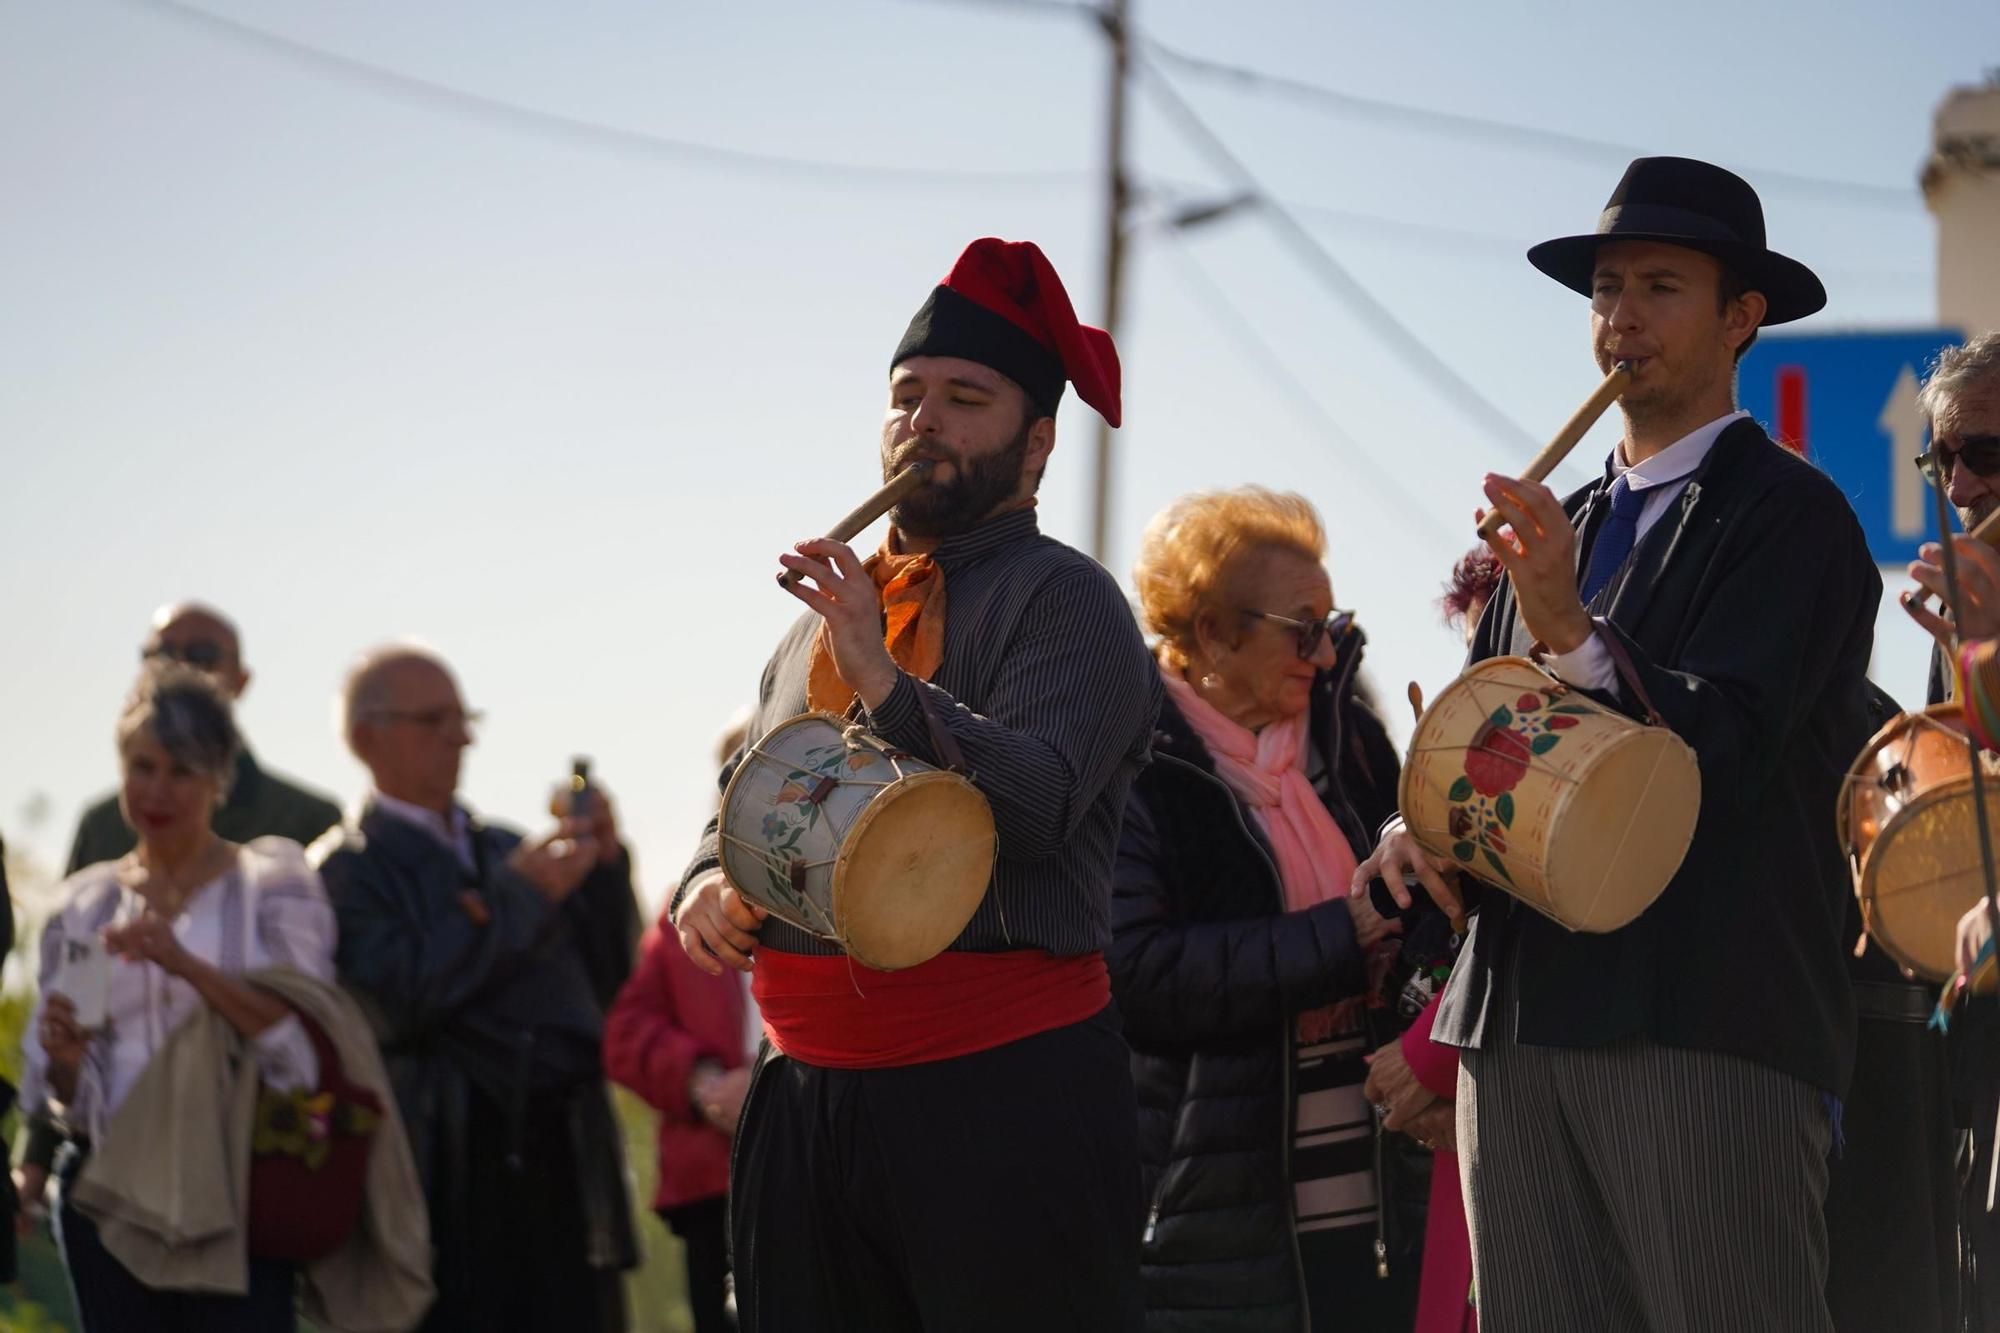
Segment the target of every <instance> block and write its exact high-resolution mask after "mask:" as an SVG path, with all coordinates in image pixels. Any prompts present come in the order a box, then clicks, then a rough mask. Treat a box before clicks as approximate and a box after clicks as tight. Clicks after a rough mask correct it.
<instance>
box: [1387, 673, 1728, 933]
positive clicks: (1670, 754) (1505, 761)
mask: <svg viewBox="0 0 2000 1333" xmlns="http://www.w3.org/2000/svg"><path fill="white" fill-rule="evenodd" d="M1399 795H1400V805H1401V807H1402V812H1403V820H1404V823H1405V825H1406V826H1407V827H1408V828H1409V831H1410V832H1411V834H1412V835H1414V836H1415V838H1416V839H1417V841H1418V842H1419V843H1421V844H1422V845H1423V848H1424V850H1425V851H1427V852H1429V853H1430V854H1431V856H1432V857H1433V859H1436V860H1439V861H1441V862H1443V863H1444V864H1446V865H1449V866H1455V867H1456V868H1458V869H1459V870H1462V871H1464V872H1465V873H1467V874H1470V875H1472V876H1474V877H1476V878H1478V879H1480V880H1482V881H1484V882H1485V883H1487V884H1491V885H1493V886H1494V887H1496V888H1499V889H1503V890H1505V891H1506V892H1508V893H1510V894H1512V895H1513V896H1515V897H1516V898H1519V899H1520V900H1521V901H1523V902H1525V903H1527V904H1528V905H1529V906H1530V907H1533V908H1534V909H1535V910H1536V911H1538V912H1541V913H1542V914H1543V915H1545V916H1547V917H1549V918H1550V919H1552V920H1554V921H1556V922H1557V923H1559V924H1561V925H1563V926H1566V927H1568V928H1569V929H1571V930H1580V931H1593V932H1601V931H1607V930H1616V929H1618V928H1619V927H1620V926H1623V925H1625V924H1626V923H1628V922H1630V921H1632V920H1633V919H1634V918H1636V917H1637V916H1638V915H1639V914H1640V913H1641V912H1643V911H1645V910H1646V909H1647V908H1648V907H1650V906H1651V905H1652V903H1653V900H1654V899H1655V898H1658V897H1659V896H1660V891H1661V890H1662V889H1664V888H1666V886H1667V881H1668V880H1670V879H1672V878H1673V875H1674V872H1675V871H1676V870H1678V869H1679V868H1680V864H1681V858H1682V857H1684V856H1685V855H1686V854H1687V848H1688V843H1689V841H1690V840H1691V839H1692V838H1693V837H1694V826H1695V819H1696V816H1697V815H1698V814H1699V813H1700V809H1701V774H1700V771H1699V769H1698V768H1697V766H1696V764H1695V756H1694V751H1693V750H1691V749H1689V748H1688V746H1687V743H1686V742H1685V741H1683V740H1681V738H1680V737H1678V736H1676V735H1674V733H1673V732H1671V731H1669V730H1667V729H1666V728H1665V727H1649V726H1645V725H1642V724H1641V723H1638V722H1635V721H1633V720H1632V719H1630V718H1628V717H1625V716H1623V715H1621V714H1619V713H1615V712H1613V711H1611V710H1610V709H1608V708H1605V707H1603V706H1601V705H1600V704H1598V703H1597V702H1595V701H1594V700H1592V699H1590V698H1589V697H1587V696H1586V695H1584V694H1582V693H1580V692H1578V691H1576V690H1572V689H1570V688H1569V687H1568V686H1566V685H1564V684H1563V683H1562V682H1561V681H1559V680H1557V679H1555V678H1554V677H1553V676H1550V675H1549V674H1548V673H1547V672H1545V671H1543V670H1542V669H1541V668H1540V667H1538V666H1536V665H1535V664H1534V663H1533V662H1531V661H1529V660H1528V659H1526V658H1523V657H1495V658H1489V659H1488V660H1486V661H1484V662H1479V663H1476V664H1474V665H1473V666H1472V667H1470V668H1468V669H1467V670H1466V672H1465V674H1464V675H1462V676H1460V677H1459V678H1458V679H1457V680H1456V681H1454V682H1453V683H1452V684H1451V685H1450V686H1449V687H1447V688H1446V689H1445V691H1444V692H1443V693H1442V694H1440V695H1439V696H1438V697H1437V700H1436V701H1435V702H1434V703H1432V705H1431V706H1430V707H1429V708H1428V709H1426V710H1425V712H1424V715H1423V716H1422V717H1421V718H1420V719H1418V721H1417V728H1416V731H1415V733H1414V734H1413V735H1412V736H1411V738H1410V754H1409V759H1408V762H1406V763H1405V764H1404V765H1403V780H1402V787H1401V790H1400V793H1399Z"/></svg>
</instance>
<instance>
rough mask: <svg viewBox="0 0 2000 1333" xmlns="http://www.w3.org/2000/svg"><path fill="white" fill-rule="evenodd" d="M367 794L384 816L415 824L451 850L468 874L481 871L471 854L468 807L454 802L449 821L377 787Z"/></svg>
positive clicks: (470, 818) (470, 823)
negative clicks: (466, 809)
mask: <svg viewBox="0 0 2000 1333" xmlns="http://www.w3.org/2000/svg"><path fill="white" fill-rule="evenodd" d="M368 795H369V799H370V800H372V801H374V802H375V808H376V809H378V810H380V811H381V812H382V813H383V814H385V815H389V816H391V817H393V818H395V819H400V820H402V821H403V822H404V823H405V824H411V825H414V826H416V827H417V828H420V829H422V830H423V831H424V832H426V833H428V834H430V835H431V836H432V837H433V838H436V839H437V840H438V841H439V842H441V843H443V844H444V845H445V846H447V847H449V848H451V851H452V855H454V856H456V857H457V858H458V863H459V865H460V866H462V867H464V869H465V870H466V871H467V872H468V873H470V872H472V871H475V870H477V869H478V868H479V863H478V860H477V859H476V858H475V857H474V856H473V854H472V817H471V816H470V815H468V814H466V813H465V807H463V806H461V805H458V804H456V803H454V804H453V805H452V807H451V819H450V821H449V822H447V821H446V820H445V817H444V816H443V815H441V814H439V813H438V812H437V811H435V810H426V809H425V808H424V807H423V806H421V805H412V804H410V802H408V801H399V800H397V799H396V798H395V797H393V796H389V795H386V794H385V793H383V791H382V790H381V789H380V788H376V789H375V790H374V791H371V792H370V793H369V794H368Z"/></svg>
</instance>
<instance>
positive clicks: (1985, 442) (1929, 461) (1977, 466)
mask: <svg viewBox="0 0 2000 1333" xmlns="http://www.w3.org/2000/svg"><path fill="white" fill-rule="evenodd" d="M1915 461H1916V464H1917V471H1919V472H1921V473H1923V474H1924V480H1925V481H1927V482H1929V483H1930V484H1931V485H1933V486H1946V485H1949V484H1950V483H1951V474H1952V471H1953V469H1955V468H1956V467H1957V465H1958V464H1959V463H1961V462H1962V463H1964V464H1965V465H1966V467H1968V468H1970V469H1971V470H1972V472H1973V475H1975V476H1980V477H1990V476H1992V475H1994V474H1995V473H2000V435H1967V436H1965V437H1964V439H1963V440H1961V441H1960V442H1959V446H1958V448H1956V449H1940V448H1938V447H1937V446H1936V445H1932V446H1931V449H1930V452H1929V453H1923V454H1918V455H1917V457H1916V460H1915Z"/></svg>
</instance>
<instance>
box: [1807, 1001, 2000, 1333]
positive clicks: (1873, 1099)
mask: <svg viewBox="0 0 2000 1333" xmlns="http://www.w3.org/2000/svg"><path fill="white" fill-rule="evenodd" d="M1909 989H1911V990H1916V991H1917V993H1918V994H1919V995H1920V996H1922V997H1923V998H1924V999H1925V1000H1927V1001H1930V1000H1934V998H1935V992H1934V991H1933V992H1931V993H1930V994H1927V995H1926V994H1925V993H1924V990H1918V989H1917V988H1915V987H1911V988H1909ZM1924 989H1925V990H1928V989H1929V988H1924ZM1843 1123H1844V1127H1845V1130H1846V1139H1847V1145H1846V1149H1845V1151H1843V1152H1842V1153H1840V1154H1839V1155H1838V1156H1836V1157H1834V1158H1833V1160H1832V1161H1831V1162H1830V1163H1829V1164H1828V1179H1827V1190H1826V1233H1827V1256H1828V1264H1827V1280H1826V1298H1827V1308H1828V1310H1829V1311H1830V1312H1831V1313H1832V1315H1833V1326H1834V1327H1835V1328H1836V1329H1838V1330H1839V1331H1840V1333H1874V1330H1876V1329H1922V1330H1924V1331H1925V1333H1929V1330H1931V1329H1948V1330H1955V1329H1957V1327H1958V1218H1957V1211H1958V1201H1957V1193H1958V1189H1957V1168H1956V1166H1955V1158H1956V1156H1957V1153H1958V1147H1959V1140H1960V1138H1961V1137H1962V1135H1961V1134H1960V1132H1959V1131H1958V1130H1957V1129H1955V1128H1954V1127H1953V1125H1952V1116H1951V1089H1950V1084H1949V1067H1948V1065H1947V1063H1946V1059H1945V1044H1944V1038H1943V1036H1942V1035H1941V1034H1939V1033H1937V1032H1933V1031H1930V1030H1929V1029H1927V1028H1926V1027H1925V1026H1924V1023H1923V1021H1922V1020H1921V1019H1918V1020H1917V1021H1895V1020H1891V1019H1886V1018H1872V1017H1869V1016H1867V1015H1866V1014H1864V1015H1863V1016H1862V1019H1861V1022H1860V1026H1859V1038H1858V1040H1857V1042H1856V1046H1855V1054H1854V1082H1853V1085H1852V1091H1851V1092H1850V1093H1849V1094H1848V1097H1847V1105H1846V1110H1845V1114H1844V1117H1843ZM1980 1185H1981V1187H1982V1189H1983V1188H1984V1186H1985V1181H1984V1180H1982V1181H1981V1182H1980Z"/></svg>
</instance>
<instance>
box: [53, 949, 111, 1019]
mask: <svg viewBox="0 0 2000 1333" xmlns="http://www.w3.org/2000/svg"><path fill="white" fill-rule="evenodd" d="M49 989H50V990H52V991H55V992H56V993H57V994H59V995H63V996H66V997H68V999H69V1002H70V1003H71V1004H73V1005H75V1006H76V1025H77V1026H78V1027H80V1028H82V1029H83V1030H84V1031H85V1032H95V1031H97V1030H98V1029H99V1028H101V1027H103V1026H104V1019H105V1005H106V1002H107V999H108V997H109V993H110V990H111V952H110V950H108V949H106V948H105V947H104V941H103V940H102V939H99V938H98V937H97V936H95V935H90V936H86V937H85V938H83V939H77V940H64V941H63V949H62V958H61V959H60V960H59V961H58V963H57V966H56V975H55V980H54V982H53V983H52V984H51V985H50V986H49Z"/></svg>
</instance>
